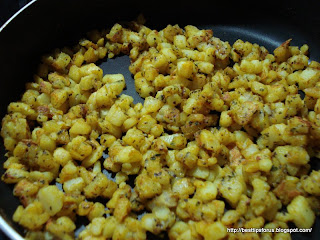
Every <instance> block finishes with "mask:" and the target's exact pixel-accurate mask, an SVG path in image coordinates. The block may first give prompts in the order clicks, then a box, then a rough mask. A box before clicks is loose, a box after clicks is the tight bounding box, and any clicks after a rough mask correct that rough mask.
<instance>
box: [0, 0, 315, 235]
mask: <svg viewBox="0 0 320 240" xmlns="http://www.w3.org/2000/svg"><path fill="white" fill-rule="evenodd" d="M31 3H32V4H29V5H28V7H27V8H25V9H24V10H23V11H21V12H20V13H19V14H18V15H16V16H15V17H14V18H12V19H11V21H10V22H9V23H6V24H4V25H3V27H2V28H1V30H0V31H1V32H0V79H1V80H0V103H1V105H0V118H1V119H2V118H3V116H4V115H5V114H6V109H7V105H8V104H9V103H10V102H11V101H16V100H18V99H20V96H21V94H22V93H23V91H24V83H26V82H28V81H32V75H33V72H34V71H35V68H36V66H37V64H38V63H39V61H40V56H41V55H43V54H45V53H48V52H50V51H51V50H53V49H54V48H56V47H63V46H72V45H74V44H76V43H77V41H78V40H79V39H80V38H81V37H83V36H84V35H85V33H86V32H87V31H89V30H92V29H103V28H106V27H111V26H112V25H113V24H114V23H116V22H118V21H123V20H129V21H130V20H133V19H135V18H136V17H137V16H138V14H139V13H143V14H144V16H145V18H146V19H147V22H146V25H147V26H148V27H150V28H155V29H158V30H160V29H162V28H164V27H165V26H166V25H167V24H176V23H177V24H179V25H180V26H181V27H182V26H184V25H188V24H191V25H196V26H198V27H199V28H209V29H213V32H214V36H216V37H219V38H221V39H222V40H227V41H229V42H230V43H233V42H234V41H235V40H237V39H239V38H240V39H242V40H246V41H250V42H253V43H258V44H259V45H263V46H265V47H266V48H267V49H268V50H269V51H273V50H274V48H276V47H277V46H279V45H280V44H281V43H282V42H284V41H285V40H287V39H289V38H292V39H293V40H292V42H291V45H297V46H301V45H303V44H304V43H307V44H308V45H309V47H310V50H311V51H310V58H311V59H312V60H316V61H320V15H319V13H318V11H319V9H320V8H319V7H320V2H319V3H317V2H316V1H313V2H312V3H311V1H310V2H309V1H304V2H302V1H285V2H280V1H278V2H276V1H268V2H264V3H263V2H262V3H261V2H260V1H256V2H255V3H245V2H243V1H238V3H237V4H234V3H232V2H227V1H224V2H221V1H210V2H207V1H203V0H195V1H194V3H188V2H187V1H176V2H174V1H173V0H171V1H168V0H164V1H156V2H155V3H153V2H152V1H150V0H149V1H148V0H147V1H139V2H134V1H131V2H130V1H124V0H113V1H104V0H38V1H33V2H31ZM129 63H130V60H129V58H128V57H126V56H122V57H118V58H116V59H113V60H107V61H105V62H102V63H101V65H100V67H102V69H103V71H104V73H122V74H123V75H124V76H125V78H126V82H127V90H126V92H127V94H130V95H132V96H133V97H134V99H135V102H139V101H142V99H141V98H140V97H139V95H138V94H137V93H136V92H135V89H134V84H133V79H132V76H131V74H130V72H129V70H128V66H129ZM4 153H5V150H4V147H3V143H2V142H1V144H0V158H1V160H2V161H4V160H5V158H4ZM317 165H318V164H314V168H317V169H318V167H317ZM3 172H4V171H3V168H2V164H1V168H0V174H1V175H2V174H3ZM18 204H19V201H18V199H16V198H15V197H14V196H13V195H12V186H9V185H6V184H4V183H3V182H2V181H0V215H1V217H0V228H1V229H2V230H3V231H4V232H5V233H6V234H7V235H8V236H9V237H11V238H12V239H18V238H19V234H21V235H23V229H22V228H21V227H20V226H18V225H17V224H16V223H14V222H13V221H12V220H11V219H12V214H13V213H14V211H15V209H16V207H17V205H18ZM319 227H320V221H319V218H318V219H317V221H316V224H315V225H314V226H313V231H312V233H308V234H293V235H292V238H293V239H295V240H298V239H320V230H319ZM148 238H149V239H155V237H154V236H151V235H149V236H148Z"/></svg>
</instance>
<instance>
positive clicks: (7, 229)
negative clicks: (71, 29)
mask: <svg viewBox="0 0 320 240" xmlns="http://www.w3.org/2000/svg"><path fill="white" fill-rule="evenodd" d="M36 1H37V0H32V1H30V2H29V3H27V4H26V5H25V6H23V7H22V8H21V9H20V10H18V11H17V12H16V13H15V14H13V15H12V16H11V17H10V18H9V19H8V20H7V21H6V22H5V23H4V24H3V25H2V26H1V27H0V32H2V31H3V29H4V28H5V27H7V26H8V24H9V23H10V22H11V21H12V20H13V19H14V18H16V17H17V16H18V15H19V14H20V13H21V12H22V11H24V10H25V9H26V8H28V7H29V6H30V5H32V4H33V3H35V2H36ZM0 229H1V231H2V232H3V233H5V234H6V235H7V237H9V238H10V239H16V240H23V239H24V238H23V237H22V236H21V235H20V234H19V233H18V232H17V231H16V230H15V229H14V228H13V227H12V226H11V225H10V224H8V222H7V221H6V220H5V218H4V217H3V215H2V213H1V214H0Z"/></svg>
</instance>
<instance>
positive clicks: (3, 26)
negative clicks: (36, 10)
mask: <svg viewBox="0 0 320 240" xmlns="http://www.w3.org/2000/svg"><path fill="white" fill-rule="evenodd" d="M36 1H38V0H32V1H31V2H29V3H27V4H26V5H25V6H23V7H22V8H21V9H20V10H19V11H17V12H16V13H15V14H13V15H12V16H11V17H10V18H9V19H8V20H7V21H6V22H5V23H4V24H3V25H2V26H1V27H0V32H2V30H3V29H4V28H5V27H6V26H7V25H8V24H9V23H10V22H11V21H12V20H13V19H14V18H15V17H17V16H18V15H19V14H20V13H21V12H22V11H23V10H25V9H26V8H28V7H29V6H30V5H31V4H33V3H35V2H36Z"/></svg>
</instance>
